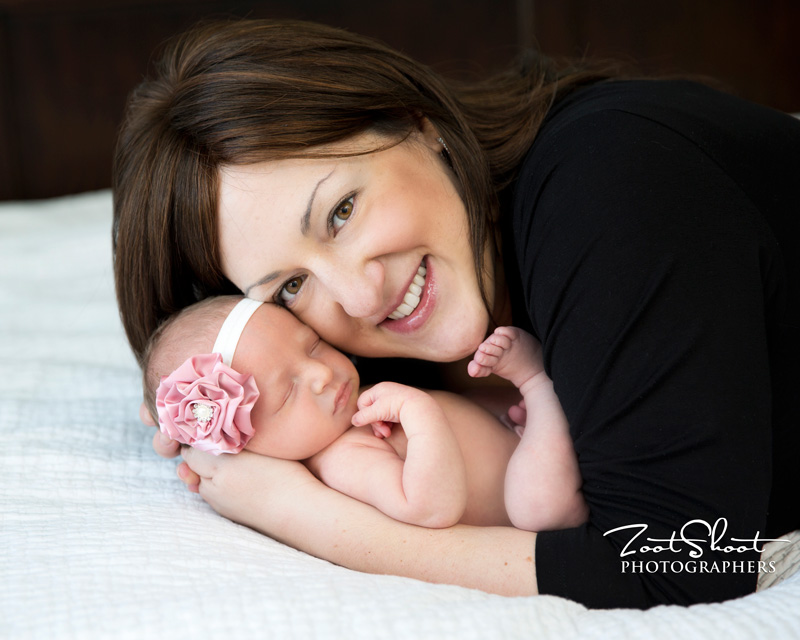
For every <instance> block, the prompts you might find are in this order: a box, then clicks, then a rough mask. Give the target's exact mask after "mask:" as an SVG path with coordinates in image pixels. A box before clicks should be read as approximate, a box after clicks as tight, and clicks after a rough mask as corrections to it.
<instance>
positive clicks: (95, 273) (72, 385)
mask: <svg viewBox="0 0 800 640" xmlns="http://www.w3.org/2000/svg"><path fill="white" fill-rule="evenodd" d="M110 225H111V197H110V194H109V193H108V192H101V193H96V194H87V195H83V196H75V197H70V198H61V199H57V200H52V201H46V202H37V203H27V204H18V203H17V204H15V203H6V204H2V205H0V637H2V638H80V639H84V638H112V637H113V638H137V639H138V638H229V637H231V638H237V637H247V638H251V637H275V638H287V637H290V638H291V637H293V638H307V637H321V638H328V637H331V638H370V639H375V638H419V637H425V638H466V639H469V638H501V637H502V638H517V637H519V638H558V639H564V638H577V637H581V638H681V639H682V640H688V639H691V638H702V639H703V640H707V639H708V638H726V640H736V639H739V638H753V637H763V638H789V637H800V573H795V574H794V575H790V576H789V577H787V578H786V579H785V580H783V581H782V582H780V583H779V584H775V585H774V586H771V587H769V588H768V589H765V590H763V591H760V592H759V593H756V594H753V595H750V596H748V597H745V598H741V599H739V600H735V601H731V602H727V603H724V604H715V605H698V606H694V607H690V608H681V607H667V606H663V607H657V608H654V609H651V610H649V611H645V612H641V611H632V610H621V609H620V610H613V611H590V610H587V609H586V608H585V607H583V606H581V605H579V604H576V603H574V602H570V601H568V600H564V599H561V598H556V597H548V596H542V597H533V598H504V597H500V596H495V595H489V594H486V593H482V592H480V591H474V590H470V589H463V588H459V587H452V586H442V585H432V584H426V583H423V582H419V581H416V580H411V579H406V578H397V577H392V576H372V575H365V574H360V573H356V572H353V571H349V570H347V569H343V568H341V567H337V566H334V565H332V564H329V563H327V562H324V561H322V560H319V559H316V558H313V557H310V556H308V555H305V554H303V553H300V552H298V551H295V550H293V549H290V548H289V547H286V546H284V545H282V544H279V543H277V542H275V541H273V540H271V539H269V538H266V537H264V536H261V535H259V534H257V533H255V532H253V531H251V530H249V529H247V528H245V527H241V526H239V525H236V524H234V523H232V522H230V521H228V520H225V519H224V518H221V517H220V516H218V515H216V514H215V513H214V512H213V511H212V510H211V509H210V508H209V507H208V506H207V505H206V504H205V503H204V502H203V501H202V500H201V499H200V498H199V497H198V496H196V495H194V494H190V493H188V492H187V491H186V490H185V489H184V488H183V485H182V483H181V482H179V480H178V479H177V478H176V476H175V466H176V462H175V461H170V460H163V459H161V458H159V457H158V456H156V455H155V453H153V450H152V448H151V446H150V439H151V437H152V435H153V431H152V430H151V429H147V428H144V427H143V426H141V424H140V423H139V421H138V418H137V414H138V407H139V402H140V398H141V392H140V380H139V372H138V369H137V367H136V364H135V362H134V360H133V357H132V356H131V354H130V352H129V350H128V346H127V343H126V341H125V338H124V335H123V332H122V329H121V326H120V323H119V319H118V315H117V310H116V306H115V301H114V295H113V285H112V269H111V247H110V244H111V241H110ZM798 548H800V543H798V542H795V543H794V544H791V545H783V546H781V547H780V549H779V551H778V555H780V557H781V563H782V566H796V565H797V564H798V561H800V553H798ZM776 557H777V556H776ZM790 573H791V571H789V570H787V571H784V572H783V573H782V575H787V574H790ZM775 578H776V576H771V577H770V579H771V580H772V581H773V582H777V580H776V579H775Z"/></svg>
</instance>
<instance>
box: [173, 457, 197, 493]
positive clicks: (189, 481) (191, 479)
mask: <svg viewBox="0 0 800 640" xmlns="http://www.w3.org/2000/svg"><path fill="white" fill-rule="evenodd" d="M178 477H179V478H180V479H181V481H182V482H183V483H184V484H185V485H186V488H187V489H188V490H189V491H191V492H192V493H200V476H198V475H197V474H196V473H195V472H194V471H192V469H191V467H189V465H188V464H186V463H185V462H181V463H180V464H179V465H178Z"/></svg>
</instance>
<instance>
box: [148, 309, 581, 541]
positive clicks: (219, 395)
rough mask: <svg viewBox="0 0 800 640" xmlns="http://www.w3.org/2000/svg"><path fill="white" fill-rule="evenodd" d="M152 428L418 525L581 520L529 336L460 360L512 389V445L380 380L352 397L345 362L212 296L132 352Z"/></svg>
mask: <svg viewBox="0 0 800 640" xmlns="http://www.w3.org/2000/svg"><path fill="white" fill-rule="evenodd" d="M143 369H144V387H145V401H146V403H147V405H148V407H149V409H150V412H151V414H152V415H153V416H156V415H157V416H158V423H159V426H160V428H161V430H162V431H163V432H164V433H166V434H167V435H168V436H169V437H170V438H172V439H175V440H178V441H179V442H181V443H183V444H188V445H191V446H194V447H196V448H198V449H202V450H205V451H209V452H211V453H215V454H221V453H238V452H239V451H241V450H242V449H247V450H248V451H252V452H254V453H258V454H261V455H266V456H272V457H277V458H283V459H287V460H298V461H301V462H302V463H303V464H305V465H306V466H307V467H308V468H309V470H310V471H311V472H312V473H313V474H314V475H315V476H317V477H318V478H319V479H320V480H321V481H322V482H324V483H325V484H327V485H328V486H330V487H332V488H334V489H336V490H338V491H340V492H342V493H345V494H347V495H349V496H351V497H353V498H356V499H358V500H361V501H363V502H366V503H368V504H371V505H373V506H375V507H376V508H378V509H380V510H381V511H383V512H384V513H386V514H387V515H389V516H390V517H392V518H395V519H397V520H402V521H404V522H409V523H411V524H416V525H420V526H425V527H447V526H451V525H454V524H456V523H458V522H461V523H465V524H472V525H480V526H490V525H508V524H513V525H514V526H517V527H518V528H524V529H528V530H531V531H541V530H545V529H558V528H565V527H571V526H576V525H578V524H580V523H582V522H584V521H585V520H586V518H587V515H588V509H587V507H586V504H585V501H584V499H583V495H582V493H581V492H580V484H581V478H580V474H579V472H578V466H577V460H576V459H575V453H574V450H573V447H572V441H571V439H570V436H569V431H568V426H567V423H566V419H565V418H564V415H563V412H562V411H561V407H560V404H559V403H558V398H557V397H556V396H555V393H554V392H553V388H552V382H551V381H550V380H549V378H548V377H547V376H546V374H545V373H544V369H543V366H542V363H541V349H540V347H539V345H538V343H537V342H536V341H535V340H534V339H533V337H531V336H529V335H528V334H526V333H524V332H522V331H520V330H519V329H516V328H513V327H501V328H499V329H497V330H496V331H495V333H494V334H492V335H491V336H490V337H489V338H488V339H487V340H486V341H485V342H484V343H483V344H482V345H481V346H480V347H479V349H478V351H477V352H476V354H475V357H474V359H473V361H472V362H471V363H470V364H469V368H468V370H469V373H470V375H473V376H485V375H489V374H490V373H497V374H498V375H501V376H502V377H504V378H506V379H508V380H510V381H511V382H513V383H514V384H515V385H516V386H517V387H518V388H519V389H520V391H521V392H522V394H523V398H524V400H525V406H526V409H527V421H526V428H525V430H524V431H523V432H522V439H521V440H520V438H519V436H518V435H516V434H515V433H514V432H513V431H511V430H509V429H508V428H506V427H505V426H504V425H503V424H502V423H501V422H500V421H499V420H498V419H497V418H495V417H494V416H493V415H491V414H490V413H488V412H487V411H485V410H484V409H483V408H481V407H479V406H478V405H476V404H474V403H473V402H471V401H469V400H467V399H465V398H462V397H461V396H458V395H455V394H452V393H447V392H443V391H422V390H420V389H416V388H413V387H409V386H405V385H400V384H396V383H392V382H381V383H379V384H376V385H374V386H372V387H368V388H366V389H359V376H358V373H357V371H356V368H355V366H354V365H353V363H352V362H351V361H350V359H349V358H348V357H347V356H345V355H344V354H343V353H341V352H339V351H337V350H336V349H334V348H333V347H331V346H330V345H328V344H327V343H325V342H323V341H322V340H320V338H319V336H318V335H317V334H316V333H314V331H312V330H311V329H310V328H309V327H307V326H306V325H304V324H303V323H302V322H300V321H299V320H298V319H297V318H295V317H294V316H293V315H292V314H291V313H290V312H288V311H287V310H286V309H284V308H282V307H280V306H277V305H275V304H271V303H260V302H257V301H254V300H250V299H247V298H241V297H234V296H226V297H219V298H210V299H206V300H204V301H202V302H199V303H197V304H195V305H193V306H191V307H189V308H187V309H184V310H183V311H181V312H180V313H178V314H176V315H175V316H173V317H172V318H170V319H169V320H167V321H166V322H165V323H164V324H163V325H162V326H161V327H160V328H159V329H158V330H157V331H156V332H155V333H154V334H153V336H152V338H151V340H150V344H149V345H148V348H147V350H146V352H145V355H144V358H143Z"/></svg>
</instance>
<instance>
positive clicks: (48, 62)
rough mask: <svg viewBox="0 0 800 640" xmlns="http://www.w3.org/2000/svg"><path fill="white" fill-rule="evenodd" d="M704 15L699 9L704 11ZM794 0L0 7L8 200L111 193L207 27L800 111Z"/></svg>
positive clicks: (202, 0)
mask: <svg viewBox="0 0 800 640" xmlns="http://www.w3.org/2000/svg"><path fill="white" fill-rule="evenodd" d="M698 4H699V5H702V6H701V7H697V6H695V5H698ZM798 4H800V3H796V2H794V1H793V0H775V1H766V0H713V1H706V2H703V3H697V2H696V0H674V1H672V2H666V1H658V0H654V1H653V2H647V3H642V2H639V1H638V0H606V1H604V2H601V3H600V2H596V1H594V0H537V1H535V2H534V0H383V1H381V0H335V1H333V0H264V1H255V0H251V1H249V2H245V1H230V2H221V1H212V0H0V200H6V199H23V198H43V197H50V196H56V195H61V194H67V193H77V192H81V191H87V190H93V189H100V188H105V187H108V186H109V185H110V174H111V170H110V164H111V155H112V149H113V145H114V140H115V137H116V130H117V127H118V124H119V121H120V119H121V114H122V110H123V105H124V103H125V99H126V96H127V95H128V93H129V92H130V90H131V89H132V88H133V87H134V86H135V85H136V84H137V83H138V82H139V81H140V80H141V79H142V78H143V77H144V76H145V75H146V74H147V72H148V69H149V65H150V63H151V62H152V55H153V51H154V50H155V49H156V47H157V46H158V45H160V44H161V43H162V42H163V41H164V40H165V39H166V38H167V37H169V36H170V35H172V34H174V33H176V32H178V31H181V30H183V29H184V28H186V27H187V26H189V25H190V24H192V23H193V22H195V21H197V20H199V19H201V18H208V17H213V16H217V17H232V16H251V17H283V18H300V19H309V20H318V21H321V22H327V23H329V24H333V25H337V26H342V27H346V28H349V29H352V30H354V31H357V32H361V33H365V34H367V35H372V36H375V37H378V38H381V39H383V40H384V41H386V42H388V43H389V44H391V45H393V46H395V47H397V48H399V49H402V50H404V51H406V52H408V53H409V54H411V55H413V56H415V57H417V58H419V59H421V60H423V61H424V62H427V63H429V64H431V65H433V66H434V67H436V68H438V69H440V70H442V71H443V72H448V73H456V74H458V75H461V76H469V75H479V74H482V73H486V72H488V71H491V70H493V69H497V68H499V67H501V66H503V65H504V64H506V63H507V62H508V61H509V60H510V59H511V58H512V57H513V56H514V55H516V53H517V52H518V51H519V50H520V49H521V48H522V47H524V46H531V45H533V44H534V43H536V42H538V43H539V44H540V46H541V48H542V49H543V50H544V51H545V52H546V53H551V54H563V55H576V54H586V55H589V56H607V55H614V56H622V57H625V58H628V59H634V60H639V61H642V62H643V63H644V66H645V68H649V69H652V70H656V71H665V70H666V71H677V72H697V73H706V74H711V75H716V76H719V77H721V78H722V79H723V80H724V81H726V82H727V83H728V84H729V85H730V86H731V87H732V88H733V89H734V90H736V91H737V92H738V93H740V94H741V95H744V96H745V97H748V98H750V99H753V100H756V101H760V102H762V103H765V104H769V105H771V106H774V107H777V108H780V109H784V110H795V111H800V84H799V83H798V77H799V76H800V55H799V54H798V51H800V46H798V45H797V44H794V42H796V40H794V38H795V32H796V31H797V28H798V26H799V20H800V8H798V7H797V5H798Z"/></svg>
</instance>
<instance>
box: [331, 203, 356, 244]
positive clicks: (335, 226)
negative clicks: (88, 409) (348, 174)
mask: <svg viewBox="0 0 800 640" xmlns="http://www.w3.org/2000/svg"><path fill="white" fill-rule="evenodd" d="M354 201H355V196H350V197H349V198H347V200H342V202H340V203H339V204H338V205H337V206H336V208H335V209H334V210H333V211H332V212H331V215H330V218H329V219H328V228H329V229H330V230H331V231H332V232H333V233H334V235H335V234H336V232H337V231H338V230H339V229H341V228H342V227H343V226H344V225H345V223H346V222H347V220H348V219H349V218H350V216H351V215H352V214H353V206H354Z"/></svg>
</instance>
